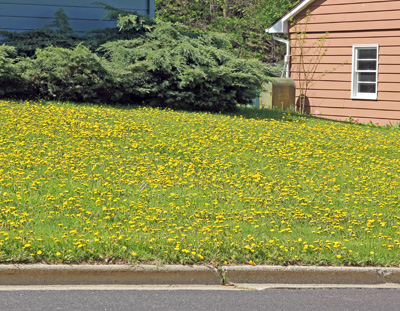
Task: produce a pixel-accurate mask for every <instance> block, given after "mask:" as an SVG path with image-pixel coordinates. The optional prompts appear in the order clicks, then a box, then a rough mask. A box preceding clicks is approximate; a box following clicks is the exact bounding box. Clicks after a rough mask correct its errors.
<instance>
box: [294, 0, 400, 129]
mask: <svg viewBox="0 0 400 311" xmlns="http://www.w3.org/2000/svg"><path fill="white" fill-rule="evenodd" d="M308 9H309V11H310V13H309V16H308V18H309V21H308V23H307V41H306V43H305V44H304V46H305V50H307V48H308V47H311V46H312V43H313V42H315V40H316V38H318V37H320V36H322V35H324V33H325V32H329V34H328V35H327V37H326V40H325V43H324V48H326V49H327V50H326V55H325V56H323V57H322V58H321V62H320V63H319V65H318V66H317V67H316V70H315V75H314V77H313V78H314V79H313V80H314V81H313V82H312V83H311V84H310V88H309V90H308V91H307V94H306V95H307V97H308V101H307V103H308V104H309V106H308V107H306V111H308V112H310V113H312V114H315V113H316V112H317V113H319V114H320V115H321V116H324V117H327V118H332V119H339V120H345V119H348V118H349V116H351V117H353V118H358V119H360V121H361V122H369V121H372V122H379V123H380V124H386V123H388V122H391V123H396V122H400V74H399V73H400V20H399V19H398V16H400V1H384V0H373V1H361V0H316V1H315V2H313V3H312V4H311V5H310V6H309V8H308ZM306 11H307V9H306V10H305V11H303V12H301V14H299V15H298V16H297V17H296V19H295V20H297V19H300V20H301V19H303V21H304V18H305V16H306ZM294 32H295V29H294V27H293V26H291V27H290V31H289V33H290V34H289V36H290V40H291V45H292V52H293V53H292V55H293V56H292V64H291V77H292V78H294V79H295V81H296V85H297V87H299V85H300V83H299V77H300V75H299V74H300V73H301V72H302V71H301V70H299V60H298V59H299V57H298V49H296V48H295V46H296V45H297V46H298V43H299V42H298V41H296V35H295V34H294ZM355 44H379V59H378V62H379V67H378V98H377V100H355V99H351V98H350V97H351V71H352V64H351V63H352V52H353V50H352V47H353V45H355ZM323 50H324V49H322V51H323ZM315 51H316V49H310V50H309V51H308V53H307V54H308V55H309V56H308V58H307V57H306V58H305V59H306V63H307V62H311V63H314V64H315V59H316V55H314V54H313V53H315ZM324 71H328V72H329V73H328V74H326V75H323V72H324ZM303 80H304V79H303ZM303 85H304V83H303ZM298 95H299V92H298V90H297V96H298Z"/></svg>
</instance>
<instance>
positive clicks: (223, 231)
mask: <svg viewBox="0 0 400 311" xmlns="http://www.w3.org/2000/svg"><path fill="white" fill-rule="evenodd" d="M399 147H400V132H398V131H391V130H388V129H381V128H372V127H366V126H358V125H351V124H343V123H337V122H331V121H324V120H314V119H306V118H302V117H295V116H291V115H286V117H285V118H284V119H281V120H275V119H254V118H253V119H252V118H244V117H240V116H226V115H212V114H207V113H189V112H174V111H171V110H159V109H152V108H137V109H118V108H110V107H99V106H78V105H73V104H60V103H43V102H12V101H0V222H1V223H0V261H2V262H10V261H14V262H17V261H19V262H21V261H23V262H32V261H39V260H45V261H49V262H81V261H87V262H90V261H98V260H100V261H106V262H109V261H123V262H132V261H138V260H139V261H146V262H151V261H162V262H169V263H171V262H175V263H193V262H218V263H223V262H226V263H250V264H252V265H255V264H261V263H280V264H283V263H306V264H332V263H334V264H335V263H336V264H354V265H356V264H358V265H368V264H383V265H395V264H396V265H398V264H399V263H400V262H399V256H398V253H399V248H400V242H399V241H400V228H399V225H400V210H399V207H400V203H399V194H398V189H399V182H400V156H399V153H398V150H399Z"/></svg>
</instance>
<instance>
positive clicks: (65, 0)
mask: <svg viewBox="0 0 400 311" xmlns="http://www.w3.org/2000/svg"><path fill="white" fill-rule="evenodd" d="M96 1H97V0H8V1H1V0H0V30H8V31H23V30H31V29H35V28H43V27H45V26H47V25H49V24H51V23H52V22H53V17H54V13H55V12H56V11H57V10H58V9H60V8H62V9H64V11H65V13H66V14H67V15H68V17H69V23H70V25H71V27H72V28H73V29H74V30H75V31H77V32H84V31H88V30H91V29H95V28H104V27H113V26H115V22H114V21H105V20H101V19H102V18H104V16H105V14H106V12H105V11H104V9H103V8H102V7H100V6H99V5H96V4H93V2H96ZM98 2H102V3H106V4H109V5H111V6H113V7H116V8H121V9H125V10H129V11H136V12H137V13H139V14H142V15H149V16H150V17H151V18H153V17H154V12H155V0H99V1H98Z"/></svg>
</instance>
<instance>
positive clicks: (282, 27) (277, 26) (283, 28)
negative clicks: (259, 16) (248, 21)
mask: <svg viewBox="0 0 400 311" xmlns="http://www.w3.org/2000/svg"><path fill="white" fill-rule="evenodd" d="M313 2H314V0H304V1H303V2H301V3H299V4H298V5H296V6H295V7H294V8H293V9H292V10H291V11H290V12H288V13H286V14H285V15H284V16H282V17H281V18H280V19H279V20H278V21H276V22H275V23H274V24H272V25H271V27H269V28H267V29H265V31H266V32H268V33H288V32H289V21H290V19H291V18H292V17H293V16H296V15H297V14H298V13H299V12H301V11H302V10H303V9H304V8H305V7H307V6H308V5H310V4H311V3H313Z"/></svg>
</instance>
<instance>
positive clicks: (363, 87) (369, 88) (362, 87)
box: [358, 83, 376, 93]
mask: <svg viewBox="0 0 400 311" xmlns="http://www.w3.org/2000/svg"><path fill="white" fill-rule="evenodd" d="M375 90H376V84H375V83H359V84H358V92H360V93H375Z"/></svg>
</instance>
